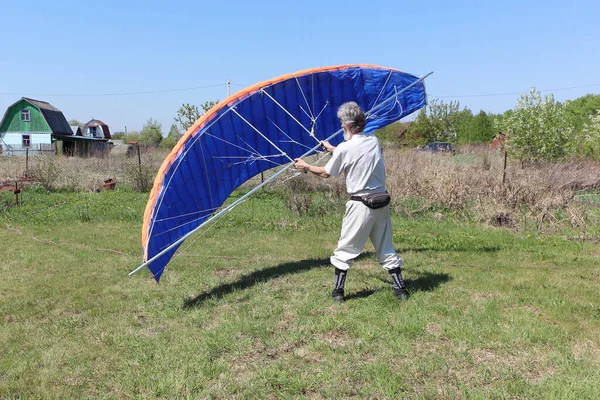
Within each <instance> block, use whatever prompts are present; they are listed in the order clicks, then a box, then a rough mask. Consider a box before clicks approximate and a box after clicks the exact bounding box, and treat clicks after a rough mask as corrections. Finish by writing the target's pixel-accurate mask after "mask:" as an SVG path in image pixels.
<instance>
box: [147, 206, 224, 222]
mask: <svg viewBox="0 0 600 400" xmlns="http://www.w3.org/2000/svg"><path fill="white" fill-rule="evenodd" d="M218 209H219V207H216V208H207V209H205V210H200V211H194V212H191V213H187V214H181V215H176V216H174V217H166V218H161V219H157V220H156V222H162V221H169V220H171V219H175V218H183V217H187V216H190V215H195V214H201V213H203V212H207V211H210V212H214V211H215V210H218Z"/></svg>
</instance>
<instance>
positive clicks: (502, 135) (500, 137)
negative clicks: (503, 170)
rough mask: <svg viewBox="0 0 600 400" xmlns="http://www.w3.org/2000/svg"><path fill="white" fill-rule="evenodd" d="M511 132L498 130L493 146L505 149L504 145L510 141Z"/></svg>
mask: <svg viewBox="0 0 600 400" xmlns="http://www.w3.org/2000/svg"><path fill="white" fill-rule="evenodd" d="M508 137H509V133H508V132H502V131H500V132H498V134H497V135H496V136H494V138H493V139H492V148H493V149H504V145H505V144H506V142H507V141H508Z"/></svg>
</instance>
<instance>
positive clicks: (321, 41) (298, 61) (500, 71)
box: [0, 0, 600, 133]
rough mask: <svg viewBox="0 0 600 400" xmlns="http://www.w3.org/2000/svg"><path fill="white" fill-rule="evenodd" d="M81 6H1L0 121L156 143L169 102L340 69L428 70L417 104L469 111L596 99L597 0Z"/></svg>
mask: <svg viewBox="0 0 600 400" xmlns="http://www.w3.org/2000/svg"><path fill="white" fill-rule="evenodd" d="M82 3H83V2H81V1H74V0H63V1H60V2H52V1H47V0H46V1H37V0H34V1H30V2H27V3H18V2H4V4H3V5H2V7H1V13H0V14H1V15H2V18H1V21H2V23H0V38H1V40H0V49H1V50H2V57H0V110H1V111H0V112H4V110H5V109H6V107H8V106H9V105H10V104H12V103H14V102H15V101H17V100H18V99H19V98H20V97H22V96H29V97H33V98H36V99H39V100H44V101H48V102H50V103H51V104H53V105H54V106H55V107H57V108H59V109H60V110H61V111H63V113H64V114H65V116H66V117H67V119H78V120H80V121H82V122H87V121H88V120H90V119H92V118H98V119H101V120H103V121H104V122H106V123H107V124H108V125H109V126H110V128H111V130H112V131H113V132H114V131H119V130H123V129H124V128H125V126H127V129H128V130H130V131H131V130H139V129H141V128H142V126H143V124H144V123H145V121H146V120H147V119H148V118H154V119H156V120H158V121H159V122H161V123H162V124H163V131H165V133H166V132H167V131H168V130H169V127H170V125H171V124H172V123H173V118H174V117H175V115H176V112H177V109H178V108H179V107H180V106H181V104H182V103H191V104H196V105H200V104H202V103H204V102H205V101H209V100H216V99H223V98H225V97H226V95H227V88H226V82H227V80H228V79H229V80H231V82H232V86H231V91H232V93H233V92H235V91H237V90H240V89H242V87H243V86H240V85H250V84H254V83H256V82H259V81H262V80H265V79H269V78H272V77H276V76H279V75H282V74H285V73H290V72H294V71H298V70H301V69H305V68H312V67H319V66H325V65H338V64H347V63H367V64H378V65H382V66H387V67H393V68H398V69H401V70H403V71H407V72H410V73H413V74H415V75H419V76H420V75H424V74H426V73H428V72H430V71H434V74H433V75H432V76H431V77H429V78H428V79H427V81H426V86H427V91H428V93H429V97H430V98H436V97H441V98H442V100H444V101H450V100H458V101H460V104H461V107H462V106H466V107H468V108H470V109H471V110H473V112H478V111H479V110H480V109H481V110H484V111H489V112H503V111H505V110H507V109H510V108H513V107H514V106H515V104H516V101H517V98H518V95H517V94H510V95H499V94H504V93H515V92H527V91H528V90H529V88H530V87H531V86H535V87H536V88H537V89H538V90H546V89H560V88H572V87H576V86H587V87H580V88H575V89H568V90H559V91H555V92H554V95H555V97H556V98H557V99H558V100H560V101H564V100H567V99H575V98H577V97H580V96H583V95H585V94H586V93H594V94H597V93H600V51H599V50H600V24H599V23H598V21H597V18H598V15H600V2H598V1H570V2H562V1H560V2H559V1H525V0H522V1H512V0H511V1H502V2H474V1H461V0H455V1H452V2H446V1H444V2H435V1H431V2H425V3H423V2H410V3H409V2H402V1H380V0H369V1H360V2H359V1H352V0H347V1H344V2H341V1H324V0H320V1H317V0H304V1H302V2H293V3H292V2H286V1H257V2H253V1H237V0H230V1H211V2H206V1H186V0H180V1H178V2H165V1H128V0H121V1H112V0H108V1H99V2H96V3H94V4H88V5H82ZM215 85H216V86H215ZM592 85H593V86H592ZM206 86H212V87H206ZM188 88H197V89H193V90H181V91H169V92H165V91H167V90H172V89H188ZM152 91H156V92H158V93H146V94H138V95H125V94H124V93H139V92H152ZM549 93H551V92H544V94H549ZM106 94H120V95H106ZM491 94H494V95H493V96H473V97H465V96H470V95H491ZM99 95H102V96H99Z"/></svg>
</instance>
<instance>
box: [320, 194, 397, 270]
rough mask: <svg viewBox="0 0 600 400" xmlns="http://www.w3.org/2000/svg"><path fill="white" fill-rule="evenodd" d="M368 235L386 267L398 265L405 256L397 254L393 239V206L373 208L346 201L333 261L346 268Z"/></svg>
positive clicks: (378, 259) (359, 250)
mask: <svg viewBox="0 0 600 400" xmlns="http://www.w3.org/2000/svg"><path fill="white" fill-rule="evenodd" d="M367 239H371V242H372V243H373V246H374V247H375V252H376V253H377V261H378V262H379V263H380V264H381V266H382V267H383V268H385V269H386V270H390V269H394V268H398V267H400V266H401V265H402V259H401V258H400V257H398V255H397V254H396V249H394V242H393V241H392V219H391V217H390V206H389V205H387V206H385V207H382V208H378V209H376V210H373V209H372V208H369V207H367V206H365V205H364V204H363V203H361V202H360V201H354V200H350V201H348V202H347V203H346V215H344V221H343V222H342V233H341V235H340V240H339V241H338V247H337V249H335V251H334V252H333V255H332V256H331V264H333V266H334V267H336V268H339V269H341V270H344V271H345V270H347V269H348V268H350V267H351V266H352V260H354V259H355V258H356V257H358V255H359V254H360V253H361V251H362V250H363V248H364V247H365V244H366V243H367Z"/></svg>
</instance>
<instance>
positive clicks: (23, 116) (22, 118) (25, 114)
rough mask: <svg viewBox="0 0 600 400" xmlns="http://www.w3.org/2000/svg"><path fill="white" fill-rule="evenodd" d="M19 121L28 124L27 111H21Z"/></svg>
mask: <svg viewBox="0 0 600 400" xmlns="http://www.w3.org/2000/svg"><path fill="white" fill-rule="evenodd" d="M21 121H25V122H29V121H30V119H29V110H21Z"/></svg>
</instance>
